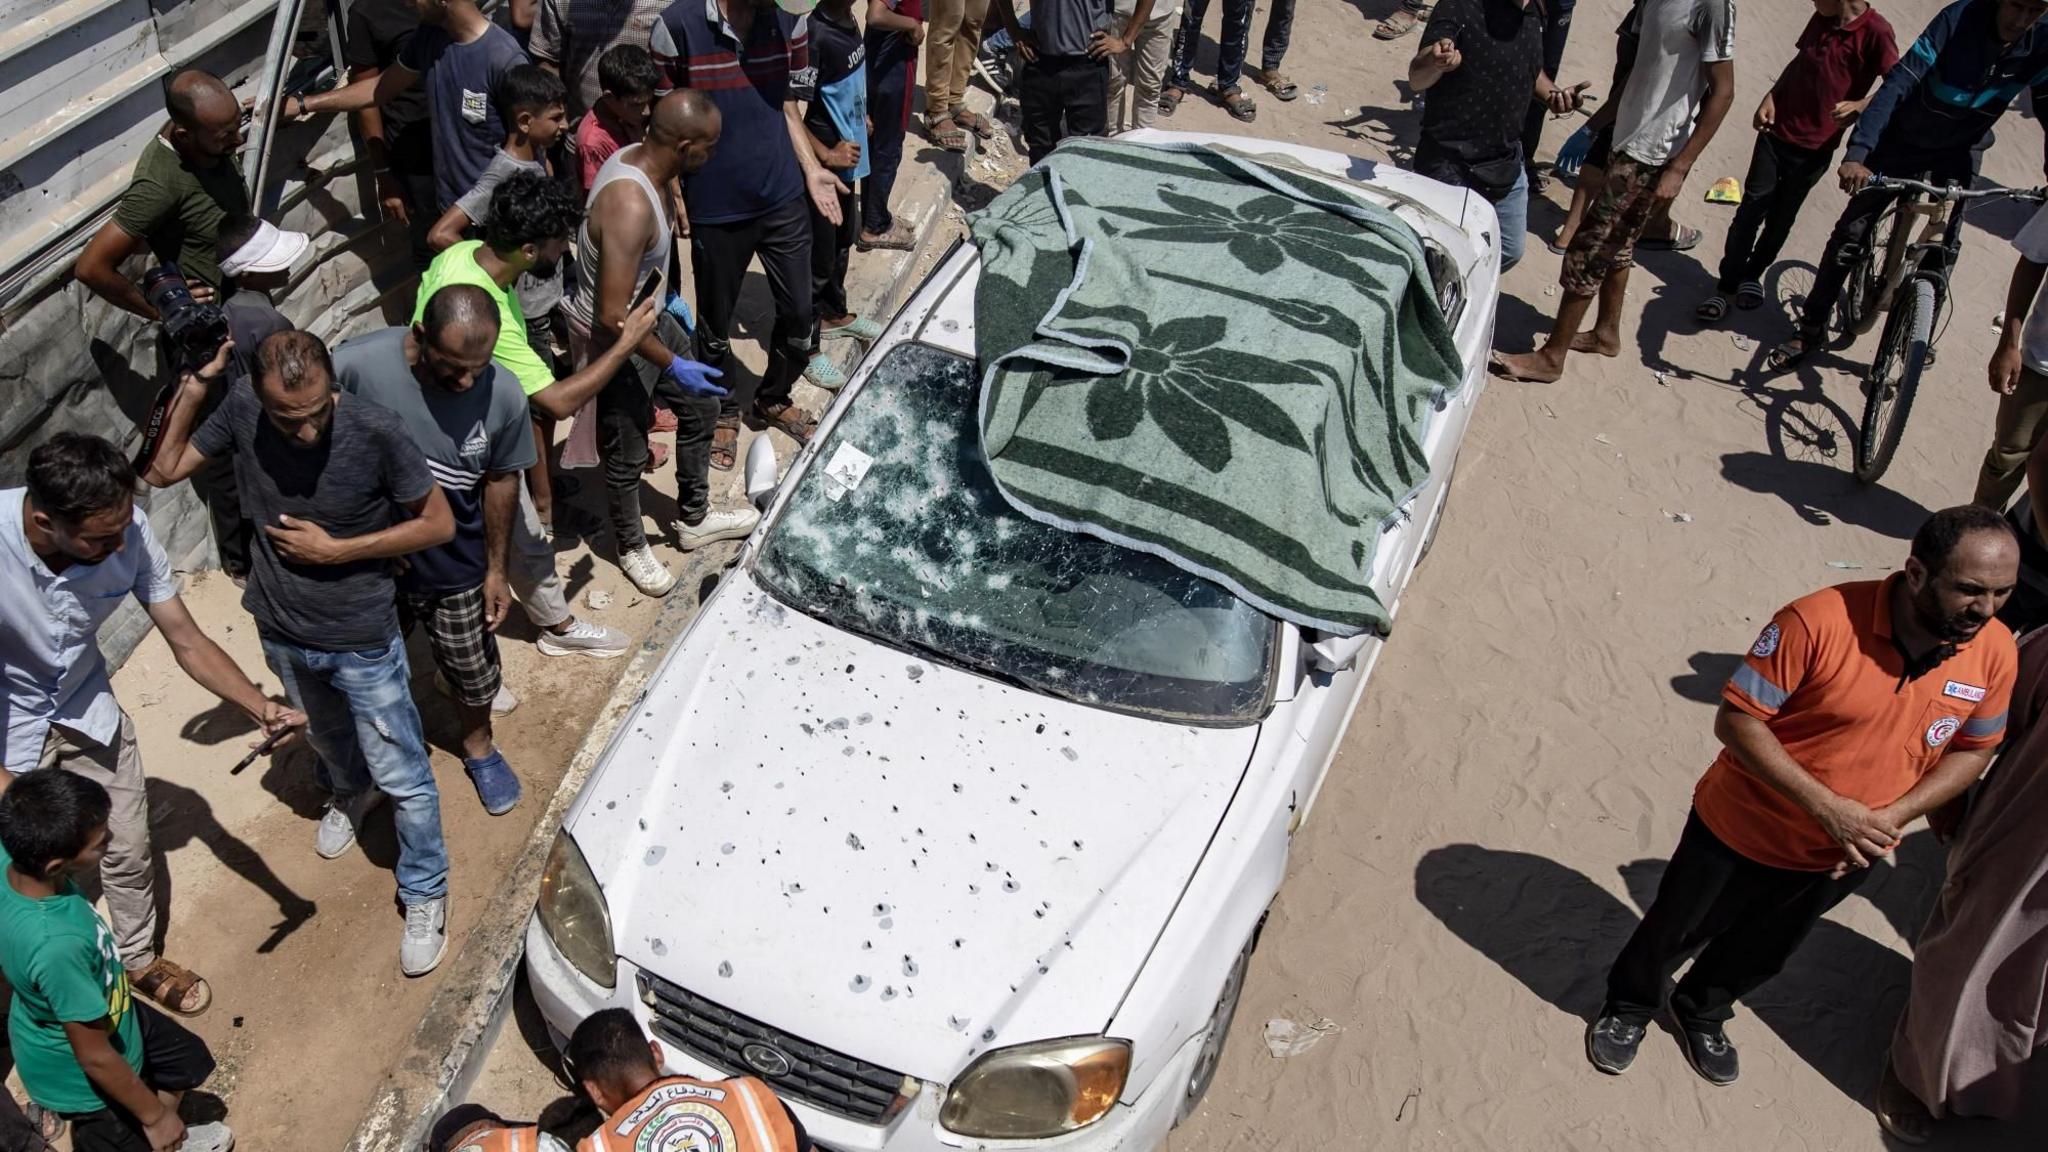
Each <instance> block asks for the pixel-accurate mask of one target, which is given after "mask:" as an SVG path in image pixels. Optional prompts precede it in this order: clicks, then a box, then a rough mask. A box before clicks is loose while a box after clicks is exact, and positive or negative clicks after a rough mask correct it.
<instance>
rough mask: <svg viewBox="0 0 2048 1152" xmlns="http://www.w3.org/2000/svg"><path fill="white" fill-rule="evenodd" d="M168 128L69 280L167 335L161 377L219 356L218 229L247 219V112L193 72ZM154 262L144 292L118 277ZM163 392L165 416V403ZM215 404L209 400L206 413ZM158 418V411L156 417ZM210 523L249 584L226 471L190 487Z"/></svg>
mask: <svg viewBox="0 0 2048 1152" xmlns="http://www.w3.org/2000/svg"><path fill="white" fill-rule="evenodd" d="M164 110H165V111H166V112H168V113H169V114H170V123H168V124H166V125H165V126H164V128H163V131H161V132H159V133H158V134H157V136H156V138H155V139H153V140H151V141H150V142H149V143H148V144H147V145H146V146H144V148H143V150H142V157H141V159H139V160H137V161H136V162H135V174H134V176H133V177H132V178H131V179H130V180H129V182H128V188H127V190H126V191H124V192H122V193H121V199H120V201H119V203H117V204H116V205H115V207H114V215H113V218H112V219H110V220H108V221H107V222H106V223H105V224H103V225H101V226H100V230H99V232H98V233H96V234H95V235H94V236H93V238H92V241H91V242H90V243H88V244H87V245H86V246H85V251H84V252H83V253H81V254H80V255H79V257H78V263H77V265H76V266H75V267H74V268H73V269H72V275H74V276H75V277H77V278H78V282H79V283H81V284H83V285H85V286H86V287H87V288H89V289H91V290H92V292H93V293H94V294H95V295H97V296H99V297H100V298H101V299H103V300H105V301H106V302H107V303H109V304H112V305H113V306H114V307H116V308H119V309H121V310H122V311H124V312H129V313H132V314H133V315H136V316H140V317H142V318H143V319H144V320H148V321H151V322H152V323H160V324H162V325H163V326H164V331H163V334H162V338H161V339H159V340H158V342H157V348H158V351H159V354H160V356H159V359H160V361H161V363H160V364H159V368H158V373H159V377H160V378H161V379H162V380H164V381H175V380H176V378H177V372H178V371H179V370H180V369H182V370H184V371H187V372H198V371H199V370H200V369H201V368H202V367H204V366H205V364H206V362H207V361H208V360H209V359H211V358H212V356H213V351H214V349H215V348H218V347H219V346H220V341H221V337H222V334H223V331H224V330H223V329H221V328H219V327H218V325H219V324H220V323H221V314H220V311H219V309H218V304H219V296H220V291H221V270H220V261H219V259H218V257H217V256H216V250H217V248H218V246H219V243H220V227H221V224H222V222H223V221H225V220H227V218H228V217H230V216H245V215H247V214H248V212H249V190H248V188H247V187H246V186H245V185H244V184H243V183H242V173H241V169H240V167H239V165H238V163H237V161H236V157H235V150H236V149H237V148H239V147H241V144H242V105H241V102H240V101H239V100H236V99H235V94H234V92H232V91H230V90H229V88H228V86H227V85H226V84H224V83H222V82H221V81H220V79H219V78H218V77H215V76H212V75H210V74H208V73H205V72H202V71H200V70H198V69H196V68H188V69H186V70H185V71H183V72H180V73H178V74H177V75H175V76H173V77H171V79H170V83H168V84H166V85H165V86H164ZM144 252H148V253H149V254H150V255H151V258H152V259H153V260H154V261H155V266H154V267H152V268H151V269H150V270H149V272H148V273H147V274H145V276H144V277H143V282H142V283H141V284H138V283H136V282H135V281H133V280H130V279H129V278H128V277H127V276H125V275H123V274H122V272H121V265H123V264H125V263H127V262H128V260H129V259H130V258H131V257H135V256H139V255H141V254H143V253H144ZM169 395H170V390H169V389H166V390H165V391H164V394H163V396H162V397H160V399H159V410H160V409H161V404H162V402H163V401H165V400H168V399H169ZM218 402H219V398H218V396H215V397H213V398H210V399H209V401H208V408H209V410H210V409H211V406H212V405H213V404H216V403H218ZM159 415H160V411H159ZM193 487H195V488H197V489H198V490H199V494H200V496H201V498H202V499H204V500H205V501H206V507H207V511H208V512H209V513H211V514H212V519H213V543H214V547H215V548H216V549H217V550H218V551H219V553H220V566H221V567H222V568H223V569H224V570H226V572H227V574H228V575H229V576H231V577H233V578H235V579H236V580H238V581H239V580H244V579H246V578H247V577H248V574H249V525H248V522H247V521H246V520H244V519H243V517H242V508H241V502H240V500H239V499H238V497H237V494H236V492H235V481H234V470H233V469H232V468H231V467H228V466H227V465H225V464H222V465H220V466H217V467H214V468H209V469H208V470H206V471H205V472H203V473H201V474H200V475H198V476H195V477H193Z"/></svg>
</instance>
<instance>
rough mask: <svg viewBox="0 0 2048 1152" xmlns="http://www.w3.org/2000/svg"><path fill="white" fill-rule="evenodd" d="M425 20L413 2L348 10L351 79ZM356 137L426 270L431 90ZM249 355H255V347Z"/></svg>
mask: <svg viewBox="0 0 2048 1152" xmlns="http://www.w3.org/2000/svg"><path fill="white" fill-rule="evenodd" d="M419 26H420V20H419V17H418V16H417V15H415V14H414V13H413V9H412V4H411V2H410V0H356V2H355V3H354V4H351V5H350V6H349V10H348V39H347V45H348V47H347V48H346V50H345V52H344V55H345V56H346V58H347V63H348V76H349V79H350V80H351V81H355V80H367V79H370V78H372V77H374V76H377V75H379V74H381V73H382V72H383V71H384V70H385V69H387V68H389V67H391V66H392V65H393V64H395V63H397V61H398V54H399V53H400V52H402V51H404V49H405V45H406V42H407V41H409V40H411V39H412V35H413V33H414V32H417V31H418V30H419ZM355 121H356V133H357V136H358V138H359V139H361V140H362V142H363V151H364V152H365V153H367V154H368V156H369V160H370V167H371V168H372V169H374V170H375V172H376V174H377V202H378V204H380V205H381V206H382V207H383V209H384V217H385V219H387V220H397V221H398V222H400V223H401V224H404V225H405V226H406V229H407V230H408V231H409V232H410V233H411V235H412V258H413V262H414V263H415V264H417V265H418V266H419V267H421V268H425V267H426V266H427V265H428V263H430V262H431V261H432V260H433V259H434V253H433V250H432V249H430V248H428V247H427V232H428V230H429V229H431V228H433V226H434V220H435V218H436V217H438V216H439V215H440V212H439V210H438V209H437V207H436V202H435V199H434V132H433V129H432V128H431V127H430V126H429V125H428V124H427V92H426V89H425V88H423V87H420V86H418V85H415V86H413V87H410V88H407V89H406V90H405V91H403V92H400V93H399V94H398V95H396V96H393V97H392V98H391V102H390V103H388V104H385V105H384V106H383V107H381V108H379V107H370V108H364V109H362V110H361V111H359V112H357V113H356V114H355ZM249 351H250V353H251V354H252V355H253V354H254V352H255V349H254V348H251V349H250V350H249Z"/></svg>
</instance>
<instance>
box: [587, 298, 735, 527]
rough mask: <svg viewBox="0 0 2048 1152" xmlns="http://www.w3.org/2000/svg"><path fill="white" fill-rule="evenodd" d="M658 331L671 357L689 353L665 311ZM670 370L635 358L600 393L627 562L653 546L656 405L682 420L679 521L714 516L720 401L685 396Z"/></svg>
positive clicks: (603, 447)
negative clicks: (650, 436) (645, 498)
mask: <svg viewBox="0 0 2048 1152" xmlns="http://www.w3.org/2000/svg"><path fill="white" fill-rule="evenodd" d="M655 332H656V333H657V334H658V335H659V336H660V337H661V342H662V343H663V344H666V345H668V347H669V348H670V349H671V350H672V351H675V352H678V353H683V354H687V353H688V352H689V350H690V337H689V334H688V333H686V332H684V331H683V326H682V325H681V324H679V323H677V322H676V318H675V317H673V316H670V315H668V314H666V313H664V314H663V315H662V317H661V319H660V320H659V321H658V322H657V323H656V325H655ZM667 367H668V365H666V364H663V365H660V366H656V365H653V364H649V363H648V362H647V361H646V360H644V359H642V358H641V357H639V356H634V357H633V358H631V359H629V360H627V361H626V366H625V367H624V368H621V369H619V371H618V373H617V374H616V375H614V376H613V377H612V378H611V379H610V380H609V381H607V382H606V383H605V386H604V388H603V389H602V390H600V391H599V392H598V394H597V434H598V453H599V455H601V456H602V457H603V458H604V485H605V497H606V504H607V505H608V510H609V511H610V513H611V521H612V542H613V544H614V545H615V546H616V547H617V548H618V551H619V555H621V556H624V555H625V554H626V553H628V552H632V551H635V550H637V549H639V548H640V547H642V546H643V545H645V544H646V543H647V532H646V530H645V529H644V528H642V527H641V525H640V474H641V472H642V471H644V470H645V469H646V467H647V433H648V430H649V429H651V428H653V427H654V406H655V405H656V404H660V405H662V406H663V407H665V408H668V409H669V410H670V411H672V412H674V413H675V414H676V451H675V464H676V516H677V518H679V519H680V520H682V522H683V523H685V524H696V523H698V522H700V521H702V520H703V519H704V514H705V513H706V512H709V511H710V510H711V433H712V430H713V429H714V428H716V427H717V426H718V400H717V398H716V397H711V396H691V395H689V394H688V393H686V392H684V391H683V390H682V389H681V388H679V387H677V386H676V382H675V381H674V380H671V379H669V377H668V373H667V372H666V371H664V369H666V368H667ZM721 383H723V381H721Z"/></svg>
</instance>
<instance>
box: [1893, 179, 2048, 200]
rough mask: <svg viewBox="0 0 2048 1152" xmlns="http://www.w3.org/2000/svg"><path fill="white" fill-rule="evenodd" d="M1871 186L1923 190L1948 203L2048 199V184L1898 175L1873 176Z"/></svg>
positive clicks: (1914, 190) (1909, 190) (1911, 190)
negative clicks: (1983, 184) (1980, 184)
mask: <svg viewBox="0 0 2048 1152" xmlns="http://www.w3.org/2000/svg"><path fill="white" fill-rule="evenodd" d="M1868 186H1869V187H1871V188H1898V189H1901V190H1903V191H1907V192H1923V193H1925V194H1927V195H1929V196H1932V197H1934V198H1935V199H1937V200H1940V201H1942V202H1943V203H1947V202H1949V201H1952V200H1987V199H1996V198H2001V197H2003V198H2010V199H2013V200H2032V201H2033V202H2035V203H2036V204H2039V203H2041V202H2043V201H2048V186H2044V187H2039V188H1981V189H1978V188H1964V187H1961V186H1960V185H1956V184H1929V183H1927V182H1926V181H1924V180H1906V179H1902V178H1900V177H1897V176H1872V177H1871V178H1870V184H1869V185H1868Z"/></svg>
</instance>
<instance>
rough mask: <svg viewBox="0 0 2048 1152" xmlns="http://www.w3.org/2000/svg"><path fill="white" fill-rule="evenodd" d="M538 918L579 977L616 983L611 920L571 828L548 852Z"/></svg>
mask: <svg viewBox="0 0 2048 1152" xmlns="http://www.w3.org/2000/svg"><path fill="white" fill-rule="evenodd" d="M536 912H537V913H538V915H539V916H540V926H541V928H542V929H544V930H545V931H546V932H547V934H548V939H550V940H552V941H554V942H555V947H556V948H557V949H559V950H560V951H561V953H562V955H563V956H565V957H567V958H568V961H569V963H571V964H574V965H575V966H576V970H577V971H578V972H581V973H583V974H584V975H585V976H588V977H589V978H590V979H591V980H592V981H594V982H596V983H597V984H599V985H601V986H603V987H606V988H610V987H611V986H612V985H613V984H615V983H617V981H618V976H619V957H618V953H617V952H614V951H613V950H612V915H611V912H610V910H609V909H607V908H606V907H605V904H604V889H602V888H599V887H598V886H597V877H596V876H594V875H592V874H591V871H590V865H589V864H588V863H586V862H585V861H584V859H583V850H582V849H581V848H578V847H576V841H575V840H574V839H572V838H571V837H570V836H569V831H568V829H566V828H565V829H563V830H562V831H560V832H557V833H555V846H554V847H553V848H550V849H548V863H547V867H545V868H543V869H541V873H540V903H539V905H538V906H537V908H536Z"/></svg>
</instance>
